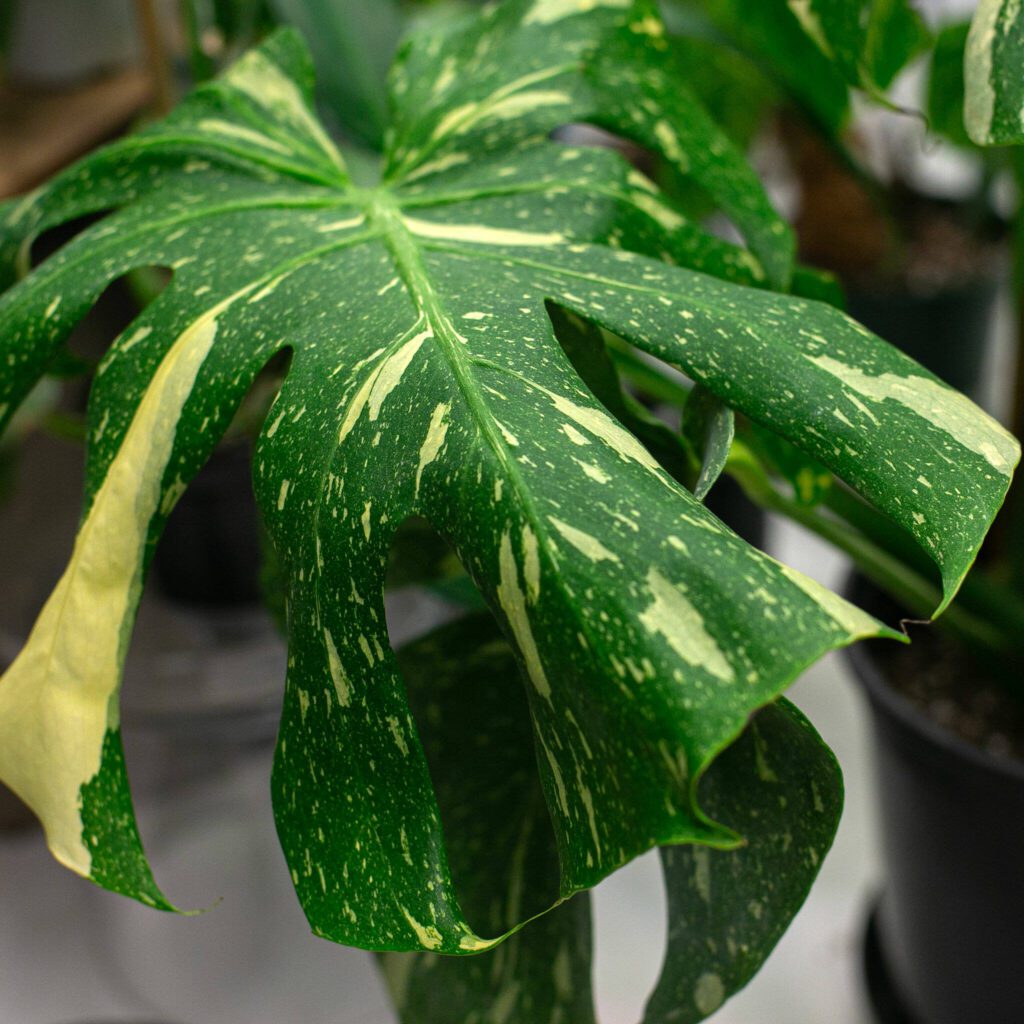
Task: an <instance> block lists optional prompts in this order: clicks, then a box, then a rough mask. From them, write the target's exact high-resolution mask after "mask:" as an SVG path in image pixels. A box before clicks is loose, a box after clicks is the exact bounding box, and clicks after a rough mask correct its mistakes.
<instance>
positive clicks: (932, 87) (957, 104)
mask: <svg viewBox="0 0 1024 1024" xmlns="http://www.w3.org/2000/svg"><path fill="white" fill-rule="evenodd" d="M969 30H970V24H969V23H968V22H966V21H965V22H959V23H957V24H955V25H947V26H946V27H945V28H944V29H942V31H941V32H939V34H938V35H937V36H936V38H935V47H934V49H933V51H932V55H931V68H930V70H929V75H928V93H927V96H928V100H927V114H928V122H929V128H930V129H931V130H932V131H933V132H935V133H936V134H938V135H942V136H945V138H947V139H948V140H949V141H950V142H952V143H953V144H954V145H957V146H963V147H967V148H971V147H972V145H973V144H972V143H971V140H970V138H969V137H968V135H967V129H966V128H965V127H964V52H965V50H966V47H967V33H968V31H969Z"/></svg>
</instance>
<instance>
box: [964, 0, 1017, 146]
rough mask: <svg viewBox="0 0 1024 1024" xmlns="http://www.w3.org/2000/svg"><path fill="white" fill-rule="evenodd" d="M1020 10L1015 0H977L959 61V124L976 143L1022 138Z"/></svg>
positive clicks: (983, 144) (1003, 142)
mask: <svg viewBox="0 0 1024 1024" xmlns="http://www.w3.org/2000/svg"><path fill="white" fill-rule="evenodd" d="M1022 65H1024V9H1022V8H1021V5H1020V4H1019V3H1017V0H980V2H979V4H978V9H977V11H976V12H975V15H974V18H973V20H972V22H971V31H970V36H969V37H968V40H967V53H966V57H965V63H964V79H965V83H966V90H967V97H966V105H965V107H964V123H965V124H966V126H967V134H968V135H970V137H971V139H972V140H973V141H974V142H975V143H977V145H979V146H991V145H1005V144H1007V143H1017V142H1024V123H1022V121H1021V110H1022V109H1024V76H1022V75H1021V71H1020V69H1021V66H1022Z"/></svg>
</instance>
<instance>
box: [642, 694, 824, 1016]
mask: <svg viewBox="0 0 1024 1024" xmlns="http://www.w3.org/2000/svg"><path fill="white" fill-rule="evenodd" d="M701 794H702V797H704V799H705V800H706V802H707V807H708V810H709V812H710V813H712V814H714V816H715V817H716V818H717V819H718V820H720V821H723V822H726V823H727V824H729V825H730V826H731V827H732V828H734V829H735V830H736V831H737V832H738V833H739V834H740V835H742V836H743V837H744V838H745V840H746V844H745V845H744V846H743V847H741V848H740V849H738V850H734V851H731V852H725V851H713V850H707V849H705V848H703V847H699V846H674V847H669V848H666V849H663V850H662V851H661V857H662V864H663V867H664V872H665V885H666V888H667V891H668V906H669V930H668V950H667V952H666V955H665V964H664V967H663V969H662V972H661V978H660V979H659V981H658V985H657V988H656V989H655V991H654V994H653V995H652V996H651V999H650V1002H649V1003H648V1004H647V1010H646V1013H645V1014H644V1021H643V1024H696V1022H697V1021H700V1020H703V1019H704V1018H705V1017H706V1016H707V1015H708V1014H711V1013H713V1012H714V1011H715V1010H717V1009H718V1007H719V1006H720V1005H721V1004H722V1003H723V1002H724V1001H725V1000H726V999H728V998H729V996H731V995H733V994H734V993H735V992H737V991H738V990H739V989H741V988H742V987H743V986H744V985H746V983H747V982H748V981H749V980H750V979H751V978H752V977H753V976H754V974H756V973H757V971H758V969H759V968H760V967H761V965H762V964H763V963H764V961H765V960H766V959H767V957H768V954H769V953H770V952H771V951H772V949H773V948H774V947H775V944H776V942H778V940H779V938H780V937H781V936H782V933H783V932H784V931H785V929H786V927H787V926H788V924H789V922H790V921H791V920H792V918H793V916H794V915H795V914H796V912H797V911H798V910H799V909H800V907H801V905H802V904H803V902H804V900H805V899H806V897H807V893H808V891H809V889H810V887H811V884H812V882H813V881H814V879H815V878H816V877H817V874H818V869H819V867H820V866H821V864H822V862H823V860H824V859H825V854H826V853H827V852H828V850H829V847H830V846H831V845H832V839H833V837H834V836H835V831H836V827H837V826H838V824H839V815H840V812H841V810H842V804H843V782H842V775H841V774H840V771H839V765H838V764H836V760H835V757H834V756H833V755H832V752H831V751H830V750H829V749H828V747H827V746H825V744H824V743H823V742H822V740H821V738H820V737H819V736H818V734H817V733H816V732H815V731H814V729H813V727H812V726H811V725H810V723H809V722H808V721H807V720H806V719H805V718H804V717H803V715H801V714H800V712H799V711H798V710H797V709H796V708H795V707H793V705H792V704H789V703H788V702H786V701H779V702H778V703H777V704H773V705H770V706H769V707H766V708H765V709H764V710H763V711H761V712H760V713H759V714H758V715H757V717H756V718H754V720H753V721H752V722H751V723H750V725H749V726H748V727H747V729H746V731H745V732H744V733H743V736H742V737H741V738H740V739H739V740H738V741H737V742H736V743H735V744H733V746H731V747H730V748H729V749H728V750H727V751H726V752H725V753H724V754H723V755H722V756H721V757H720V758H719V759H718V760H717V761H716V762H715V764H714V766H713V767H712V769H711V771H710V772H708V775H707V777H706V778H705V779H704V781H703V783H702V784H701Z"/></svg>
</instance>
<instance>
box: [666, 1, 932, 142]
mask: <svg viewBox="0 0 1024 1024" xmlns="http://www.w3.org/2000/svg"><path fill="white" fill-rule="evenodd" d="M672 6H676V7H681V8H683V9H684V10H686V9H689V11H691V12H692V11H699V12H700V13H701V14H703V15H704V16H706V17H707V18H708V19H709V20H710V22H711V24H712V25H713V26H714V28H715V29H716V30H717V32H718V33H720V34H721V36H722V37H724V38H725V40H727V41H728V43H729V44H730V45H731V46H734V47H736V48H737V49H738V50H739V51H740V52H741V53H744V54H745V55H746V56H747V57H748V58H749V59H751V60H752V61H753V62H754V63H755V65H756V66H757V67H759V68H760V70H761V71H762V72H763V73H764V74H765V76H766V77H768V78H769V79H771V80H774V81H775V82H777V83H778V85H779V87H780V88H781V90H782V91H783V93H784V94H785V95H786V96H788V97H790V98H791V99H792V100H794V101H795V102H796V103H798V104H799V105H800V106H802V107H803V108H804V110H805V111H806V112H807V113H808V114H810V115H811V117H812V118H813V119H814V120H815V121H817V122H818V124H819V125H821V126H822V127H823V128H824V129H825V130H826V131H827V132H828V133H830V134H838V132H839V131H840V129H841V128H842V127H843V126H844V125H845V123H846V120H847V117H848V114H849V87H850V86H854V87H858V88H862V89H865V90H866V91H867V92H869V93H870V94H872V95H874V96H876V97H878V98H881V96H882V92H883V91H884V89H886V88H887V87H888V86H889V85H890V84H891V83H892V81H893V79H894V78H895V77H896V75H897V73H898V72H899V71H901V70H902V69H903V68H904V67H905V66H906V64H907V63H908V61H909V60H910V59H911V58H912V57H913V56H915V55H916V54H918V53H920V52H921V51H922V50H923V49H924V48H925V47H926V46H927V45H928V42H929V36H928V32H927V30H926V28H925V26H924V24H923V23H922V21H921V19H920V17H919V16H918V14H917V13H916V11H915V10H914V9H913V7H912V6H911V5H910V4H909V3H908V0H673V3H672ZM719 45H721V44H720V42H719Z"/></svg>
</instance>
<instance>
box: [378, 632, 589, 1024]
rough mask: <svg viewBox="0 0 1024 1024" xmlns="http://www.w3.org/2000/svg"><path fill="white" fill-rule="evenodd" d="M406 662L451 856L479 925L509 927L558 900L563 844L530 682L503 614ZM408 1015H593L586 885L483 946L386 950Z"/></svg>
mask: <svg viewBox="0 0 1024 1024" xmlns="http://www.w3.org/2000/svg"><path fill="white" fill-rule="evenodd" d="M399 663H400V665H401V667H402V670H403V673H404V675H405V681H406V687H407V688H408V692H409V703H410V705H411V707H412V709H413V711H414V712H415V715H416V719H417V722H418V723H419V725H420V729H421V735H422V737H423V747H424V752H425V754H426V756H427V763H428V764H429V766H430V771H431V775H432V777H433V779H434V784H435V787H436V790H437V799H438V805H439V807H440V809H441V818H442V821H443V822H444V827H445V841H446V844H447V847H448V856H449V864H450V866H451V870H452V875H453V877H454V878H455V881H456V884H457V889H458V893H459V898H460V901H461V905H462V908H463V910H464V912H465V914H466V916H467V918H468V919H469V920H471V921H472V922H473V925H474V927H475V929H476V930H477V931H479V932H481V933H483V934H487V935H497V934H501V933H502V932H505V931H507V930H509V929H510V928H514V927H516V926H517V925H518V924H519V923H520V922H521V921H524V920H527V919H528V918H530V917H532V916H533V915H535V914H540V913H542V912H543V911H544V910H547V908H548V907H549V906H550V905H551V903H552V902H553V901H555V900H556V899H557V895H558V851H557V849H556V846H555V839H554V835H553V834H552V831H551V821H550V819H549V817H548V812H547V808H546V806H545V804H544V794H543V792H542V790H541V786H540V780H539V776H538V773H537V755H536V754H535V752H534V739H533V733H532V729H531V725H530V713H529V708H528V705H527V699H526V692H525V690H524V689H523V680H522V678H521V676H520V673H519V668H518V666H517V665H516V661H515V656H514V655H513V653H512V650H511V648H510V647H509V646H508V644H506V643H505V642H504V641H503V640H502V638H501V634H500V633H499V632H498V630H497V629H496V627H495V624H494V620H493V619H492V618H491V617H490V616H489V615H482V616H475V617H473V618H469V619H464V620H462V621H460V622H457V623H455V624H453V625H451V626H447V627H445V628H443V629H441V630H439V631H437V632H435V633H433V634H431V635H430V636H428V637H426V638H425V639H423V640H420V641H417V642H416V643H413V644H411V645H409V646H408V647H406V648H404V649H403V650H402V651H401V652H400V653H399ZM383 966H384V972H385V976H386V978H387V981H388V987H389V989H390V990H391V995H392V998H393V1000H394V1002H395V1006H396V1007H397V1009H398V1011H399V1015H400V1018H401V1020H402V1021H403V1024H453V1022H456V1021H458V1022H467V1024H468V1022H470V1021H473V1020H479V1021H491V1020H507V1021H545V1022H546V1021H555V1022H558V1021H561V1022H562V1024H593V1021H594V1019H595V1018H594V1011H593V1003H592V998H591V983H590V973H591V935H590V898H589V896H587V895H586V894H580V895H577V896H575V897H573V898H572V899H571V900H570V901H569V902H568V903H566V904H563V905H562V906H560V907H558V909H557V910H555V911H553V912H552V913H550V914H547V915H545V916H543V917H541V918H539V919H538V920H536V921H532V922H531V923H529V924H528V925H526V927H525V928H524V929H523V930H522V931H520V932H517V933H516V934H515V935H513V936H512V937H511V938H510V939H508V940H507V942H506V943H505V944H504V945H503V946H501V947H500V948H499V949H497V950H495V951H493V952H489V953H482V954H480V955H479V956H474V957H439V956H437V955H436V954H432V953H388V954H385V955H384V956H383Z"/></svg>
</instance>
